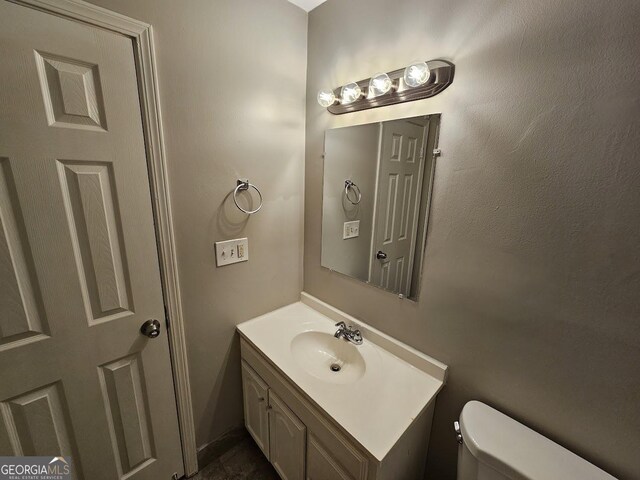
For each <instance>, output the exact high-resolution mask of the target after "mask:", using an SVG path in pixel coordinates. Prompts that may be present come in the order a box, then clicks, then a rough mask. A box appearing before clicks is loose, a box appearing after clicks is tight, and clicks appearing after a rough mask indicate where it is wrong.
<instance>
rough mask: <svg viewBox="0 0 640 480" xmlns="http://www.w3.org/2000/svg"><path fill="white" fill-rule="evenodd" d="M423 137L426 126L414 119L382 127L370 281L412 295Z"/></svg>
mask: <svg viewBox="0 0 640 480" xmlns="http://www.w3.org/2000/svg"><path fill="white" fill-rule="evenodd" d="M424 136H425V127H424V126H422V125H419V124H417V123H414V122H413V121H411V120H397V121H394V122H384V123H383V124H382V130H381V146H380V158H379V169H378V181H377V189H376V206H375V211H374V220H375V225H374V232H373V243H372V247H373V248H372V252H371V282H372V283H373V284H374V285H377V286H379V287H382V288H385V289H387V290H391V291H393V292H395V293H401V294H403V295H409V292H410V291H411V272H412V269H413V253H414V246H415V241H416V224H417V212H418V211H419V202H420V192H421V189H422V175H423V163H424V162H423V157H424V155H423V152H422V144H423V140H424ZM377 252H381V254H380V255H377ZM378 257H379V258H378Z"/></svg>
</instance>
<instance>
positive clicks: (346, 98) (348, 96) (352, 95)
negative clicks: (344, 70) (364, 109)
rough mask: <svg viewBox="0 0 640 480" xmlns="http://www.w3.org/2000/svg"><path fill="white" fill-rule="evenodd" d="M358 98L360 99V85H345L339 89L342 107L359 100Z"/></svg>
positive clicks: (353, 83)
mask: <svg viewBox="0 0 640 480" xmlns="http://www.w3.org/2000/svg"><path fill="white" fill-rule="evenodd" d="M360 97H362V89H361V88H360V85H358V84H357V83H355V82H352V83H347V84H346V85H345V86H344V87H342V88H341V89H340V103H341V104H342V105H348V104H350V103H353V102H355V101H356V100H359V99H360Z"/></svg>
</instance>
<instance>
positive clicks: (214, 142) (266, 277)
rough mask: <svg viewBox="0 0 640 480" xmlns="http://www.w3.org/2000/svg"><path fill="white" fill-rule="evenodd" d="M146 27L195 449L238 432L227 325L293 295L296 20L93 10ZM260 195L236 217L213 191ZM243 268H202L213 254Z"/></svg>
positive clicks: (124, 1)
mask: <svg viewBox="0 0 640 480" xmlns="http://www.w3.org/2000/svg"><path fill="white" fill-rule="evenodd" d="M93 1H94V3H96V4H99V5H101V6H103V7H106V8H109V9H111V10H115V11H117V12H120V13H123V14H125V15H128V16H130V17H133V18H137V19H139V20H143V21H146V22H149V23H151V24H152V25H153V27H154V34H155V40H156V53H157V60H158V76H159V83H160V94H161V103H162V113H163V121H164V131H165V139H166V147H167V158H168V162H169V175H170V176H169V180H170V188H171V196H172V206H173V213H174V220H175V229H176V235H177V248H178V264H179V268H180V280H181V284H182V298H183V301H184V313H185V321H186V333H187V347H188V351H189V362H190V365H189V366H190V377H191V386H192V389H193V406H194V410H195V423H196V430H197V442H198V445H202V444H204V443H206V442H208V441H210V440H213V439H215V438H217V437H219V436H220V435H221V434H222V433H224V432H225V431H226V430H228V429H230V428H232V427H234V426H237V425H240V424H241V423H242V402H241V401H240V398H241V386H240V356H239V343H238V340H237V339H236V338H235V336H234V327H235V325H236V324H237V323H240V322H242V321H243V320H247V319H249V318H251V317H254V316H256V315H259V314H262V313H265V312H267V311H270V310H272V309H274V308H277V307H279V306H282V305H285V304H287V303H291V302H294V301H296V300H297V299H298V298H299V293H300V290H301V287H302V234H303V231H302V230H303V208H302V205H303V171H304V135H305V132H304V121H305V118H304V115H305V104H304V101H305V81H306V77H305V72H306V51H307V48H306V42H307V15H306V13H305V12H304V11H302V10H300V9H299V8H297V7H295V6H294V5H291V4H290V3H288V2H286V1H285V0H260V1H251V0H224V1H223V0H217V1H209V0H190V1H188V2H177V1H170V0H162V1H160V0H135V1H131V0H93ZM238 177H248V178H249V179H250V180H251V182H253V183H255V184H256V185H258V186H259V187H260V188H261V189H262V192H263V194H264V198H265V204H264V207H263V209H262V210H261V211H260V212H259V213H258V214H256V215H254V216H252V217H251V218H250V219H248V220H247V219H246V218H245V216H244V215H242V214H240V212H239V211H238V210H237V209H236V208H235V206H234V205H233V202H232V201H231V199H230V198H227V194H228V193H229V192H230V191H231V190H232V189H233V188H234V186H235V181H236V179H237V178H238ZM244 236H247V237H248V238H249V249H250V260H249V261H248V262H247V263H242V264H237V265H232V266H227V267H222V268H216V267H215V257H214V249H213V244H214V242H215V241H217V240H225V239H229V238H237V237H244Z"/></svg>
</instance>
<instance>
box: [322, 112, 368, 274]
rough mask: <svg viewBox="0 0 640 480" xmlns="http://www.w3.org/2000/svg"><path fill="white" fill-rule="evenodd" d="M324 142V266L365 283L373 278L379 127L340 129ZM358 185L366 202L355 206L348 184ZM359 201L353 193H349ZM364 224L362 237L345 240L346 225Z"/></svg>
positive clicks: (362, 126)
mask: <svg viewBox="0 0 640 480" xmlns="http://www.w3.org/2000/svg"><path fill="white" fill-rule="evenodd" d="M324 140H325V143H324V151H325V157H324V175H323V184H324V185H323V190H324V193H323V198H324V199H325V203H324V205H323V206H322V207H323V208H322V265H323V266H325V267H328V268H332V269H334V270H336V271H337V272H340V273H344V274H345V275H349V276H351V277H355V278H359V279H360V280H362V281H364V282H366V281H367V280H368V279H369V260H370V258H371V257H370V255H369V253H370V251H371V233H372V230H373V204H374V201H375V196H376V173H377V169H378V144H379V143H380V124H379V123H374V124H370V125H358V126H356V127H348V128H336V129H334V130H330V131H328V132H327V134H326V136H325V139H324ZM347 179H349V180H351V181H353V182H355V184H356V185H358V188H360V192H361V193H362V198H361V200H360V203H358V204H357V205H352V204H351V203H350V202H349V201H348V200H347V199H346V198H345V194H344V181H345V180H347ZM349 195H350V197H351V198H355V197H356V193H355V191H352V192H351V193H349ZM353 220H360V235H359V236H358V237H355V238H348V239H346V240H343V239H342V235H343V232H344V222H350V221H353Z"/></svg>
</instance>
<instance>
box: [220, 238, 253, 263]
mask: <svg viewBox="0 0 640 480" xmlns="http://www.w3.org/2000/svg"><path fill="white" fill-rule="evenodd" d="M247 260H249V240H248V239H247V238H236V239H235V240H225V241H224V242H216V265H217V266H218V267H222V266H224V265H231V264H232V263H238V262H246V261H247Z"/></svg>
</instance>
